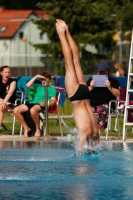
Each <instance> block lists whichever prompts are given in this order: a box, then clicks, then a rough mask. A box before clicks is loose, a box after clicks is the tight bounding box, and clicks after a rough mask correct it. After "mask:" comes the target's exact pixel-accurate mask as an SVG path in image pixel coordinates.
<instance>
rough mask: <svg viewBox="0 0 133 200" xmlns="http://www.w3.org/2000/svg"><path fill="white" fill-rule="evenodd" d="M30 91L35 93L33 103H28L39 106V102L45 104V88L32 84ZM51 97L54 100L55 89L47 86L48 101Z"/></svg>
mask: <svg viewBox="0 0 133 200" xmlns="http://www.w3.org/2000/svg"><path fill="white" fill-rule="evenodd" d="M32 91H33V92H34V93H35V96H34V99H33V101H30V103H31V104H39V103H40V102H45V88H44V86H42V85H39V84H34V85H33V89H32ZM51 97H54V98H56V89H55V88H53V87H51V86H48V101H49V100H50V99H51Z"/></svg>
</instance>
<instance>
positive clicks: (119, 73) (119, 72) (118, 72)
mask: <svg viewBox="0 0 133 200" xmlns="http://www.w3.org/2000/svg"><path fill="white" fill-rule="evenodd" d="M114 68H115V69H116V73H115V74H113V75H114V76H117V77H119V76H125V72H124V70H123V66H122V64H121V63H119V62H117V63H115V64H114Z"/></svg>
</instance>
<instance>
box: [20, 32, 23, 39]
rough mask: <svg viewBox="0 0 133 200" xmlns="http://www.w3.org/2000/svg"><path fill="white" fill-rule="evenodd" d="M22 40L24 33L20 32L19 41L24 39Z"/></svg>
mask: <svg viewBox="0 0 133 200" xmlns="http://www.w3.org/2000/svg"><path fill="white" fill-rule="evenodd" d="M22 38H24V32H22V31H21V32H19V39H22Z"/></svg>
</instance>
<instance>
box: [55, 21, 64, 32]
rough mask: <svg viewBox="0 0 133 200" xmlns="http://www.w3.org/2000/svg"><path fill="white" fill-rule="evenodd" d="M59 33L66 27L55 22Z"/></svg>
mask: <svg viewBox="0 0 133 200" xmlns="http://www.w3.org/2000/svg"><path fill="white" fill-rule="evenodd" d="M55 26H56V31H57V33H61V32H65V29H64V28H62V27H61V26H60V25H59V24H57V23H56V24H55Z"/></svg>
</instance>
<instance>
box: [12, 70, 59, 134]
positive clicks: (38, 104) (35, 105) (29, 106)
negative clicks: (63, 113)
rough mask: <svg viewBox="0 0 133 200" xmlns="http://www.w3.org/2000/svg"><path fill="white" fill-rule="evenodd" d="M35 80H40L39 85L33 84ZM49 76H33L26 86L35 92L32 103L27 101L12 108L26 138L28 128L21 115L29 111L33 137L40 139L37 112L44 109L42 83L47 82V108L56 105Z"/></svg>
mask: <svg viewBox="0 0 133 200" xmlns="http://www.w3.org/2000/svg"><path fill="white" fill-rule="evenodd" d="M37 78H40V79H41V85H39V84H34V82H35V80H36V79H37ZM50 79H51V75H50V74H49V72H42V73H41V74H40V75H36V76H34V77H33V78H32V79H31V80H30V81H29V82H28V83H27V84H26V86H27V87H28V88H29V89H30V90H32V91H33V92H35V97H34V99H33V100H32V101H28V102H27V103H26V104H22V105H20V106H17V107H15V108H14V115H15V116H16V118H17V119H18V120H19V122H20V123H21V124H22V126H23V128H24V137H28V132H29V131H30V128H29V127H28V125H27V123H26V122H25V120H24V117H23V113H24V112H26V111H28V110H29V111H30V115H31V117H32V119H33V121H34V123H35V126H36V132H35V135H34V136H35V137H40V136H41V132H40V120H39V111H40V110H41V109H44V108H45V91H44V83H45V81H47V82H48V83H49V86H48V100H50V103H49V106H50V107H51V106H55V105H56V89H55V88H53V87H52V86H50Z"/></svg>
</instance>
